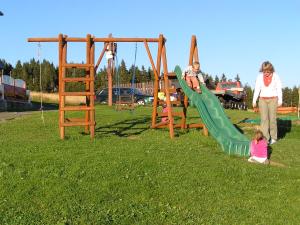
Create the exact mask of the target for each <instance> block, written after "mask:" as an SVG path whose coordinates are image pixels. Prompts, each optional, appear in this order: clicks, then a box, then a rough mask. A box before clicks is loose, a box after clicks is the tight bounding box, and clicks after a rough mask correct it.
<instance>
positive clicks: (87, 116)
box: [84, 34, 91, 134]
mask: <svg viewBox="0 0 300 225" xmlns="http://www.w3.org/2000/svg"><path fill="white" fill-rule="evenodd" d="M90 52H91V35H90V34H87V35H86V64H91V60H90V59H91V53H90ZM90 70H91V68H85V77H86V78H90ZM85 91H86V92H90V91H91V90H90V82H85ZM90 101H91V96H90V95H87V96H86V97H85V104H86V106H87V107H88V106H90ZM85 122H86V123H88V122H90V113H89V111H85ZM89 128H90V126H89V125H85V127H84V132H85V133H86V134H87V133H89V131H90V130H89Z"/></svg>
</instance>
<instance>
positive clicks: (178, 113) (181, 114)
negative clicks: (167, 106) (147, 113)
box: [157, 112, 184, 117]
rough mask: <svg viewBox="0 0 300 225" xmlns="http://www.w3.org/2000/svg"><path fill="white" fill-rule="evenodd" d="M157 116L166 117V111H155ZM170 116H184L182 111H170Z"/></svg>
mask: <svg viewBox="0 0 300 225" xmlns="http://www.w3.org/2000/svg"><path fill="white" fill-rule="evenodd" d="M157 115H158V116H162V117H166V116H168V112H164V113H157ZM172 116H181V117H182V116H184V114H183V112H172Z"/></svg>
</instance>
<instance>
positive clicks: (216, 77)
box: [215, 75, 220, 86]
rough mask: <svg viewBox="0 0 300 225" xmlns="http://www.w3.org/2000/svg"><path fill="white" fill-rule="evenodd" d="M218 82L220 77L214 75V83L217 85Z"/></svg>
mask: <svg viewBox="0 0 300 225" xmlns="http://www.w3.org/2000/svg"><path fill="white" fill-rule="evenodd" d="M219 82H220V79H219V77H218V76H217V75H216V76H215V85H216V86H217V85H218V83H219Z"/></svg>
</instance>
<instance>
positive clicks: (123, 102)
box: [115, 43, 137, 112]
mask: <svg viewBox="0 0 300 225" xmlns="http://www.w3.org/2000/svg"><path fill="white" fill-rule="evenodd" d="M136 56H137V43H135V53H134V63H133V72H132V79H131V87H130V93H121V91H123V89H121V84H120V70H119V64H118V57H117V55H115V58H116V68H117V69H116V86H117V88H116V91H117V101H116V110H117V111H120V110H130V111H131V112H133V111H134V109H135V100H134V92H135V75H136Z"/></svg>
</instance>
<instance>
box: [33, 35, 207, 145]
mask: <svg viewBox="0 0 300 225" xmlns="http://www.w3.org/2000/svg"><path fill="white" fill-rule="evenodd" d="M28 42H58V55H59V130H60V138H61V139H64V138H65V128H66V127H72V126H84V128H85V132H86V133H89V134H90V136H91V138H94V136H95V125H96V122H95V98H94V97H95V87H94V81H95V73H96V71H97V68H98V67H99V65H100V63H101V61H102V59H103V56H104V54H105V52H106V51H108V50H109V51H114V48H115V46H116V43H119V42H135V43H138V42H141V43H143V44H144V47H145V49H146V52H147V55H148V57H149V60H150V63H151V67H152V70H153V72H154V76H155V80H154V102H153V111H152V122H151V128H168V129H169V133H170V138H174V128H181V129H187V128H203V132H204V135H208V131H207V129H206V127H205V126H204V125H203V124H202V123H198V124H187V123H186V116H187V108H188V99H187V97H186V96H185V97H184V104H183V106H182V110H181V111H179V112H176V111H175V110H174V107H173V106H174V105H176V104H177V105H178V104H179V103H180V101H178V100H176V101H171V99H170V95H171V94H172V93H173V92H176V90H174V88H170V80H171V79H177V77H176V75H175V74H174V73H172V72H169V70H168V65H167V52H166V39H165V37H164V36H163V35H162V34H160V35H159V37H158V38H115V37H112V35H110V36H109V37H104V38H97V37H94V36H92V35H91V34H87V36H86V37H85V38H78V37H68V36H67V35H63V34H59V35H58V37H55V38H28ZM70 42H83V43H86V62H85V63H68V62H67V47H68V43H70ZM96 42H102V43H104V46H103V49H102V51H101V53H100V55H99V58H98V60H97V62H96V64H95V43H96ZM148 43H157V45H158V50H157V58H156V64H155V62H154V60H153V57H152V54H151V52H150V48H149V45H148ZM193 61H199V57H198V47H197V40H196V36H192V39H191V47H190V56H189V64H190V65H191V64H192V63H193ZM107 63H108V64H107V65H108V66H107V69H108V88H109V105H111V104H112V101H111V100H112V92H111V91H112V80H113V79H112V74H113V70H114V61H113V59H108V62H107ZM161 67H162V69H161ZM70 68H73V69H83V70H85V76H84V77H66V70H67V69H70ZM161 70H162V71H163V75H162V76H160V74H161ZM160 81H163V83H164V88H163V90H160V87H159V82H160ZM70 82H82V83H84V85H85V90H84V91H81V92H67V91H66V84H67V83H70ZM159 91H163V92H164V93H165V97H166V99H165V102H162V101H160V100H159V99H158V92H159ZM66 96H84V97H85V98H86V104H85V105H78V106H74V105H73V106H69V105H67V104H66V101H65V98H66ZM162 104H166V106H167V112H166V113H158V107H159V106H160V105H162ZM68 111H83V112H84V114H85V117H84V118H67V117H66V112H68ZM166 116H167V118H168V119H167V121H166V122H157V120H158V118H160V117H166ZM175 117H179V118H181V120H180V122H179V123H178V124H175V122H174V118H175Z"/></svg>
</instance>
